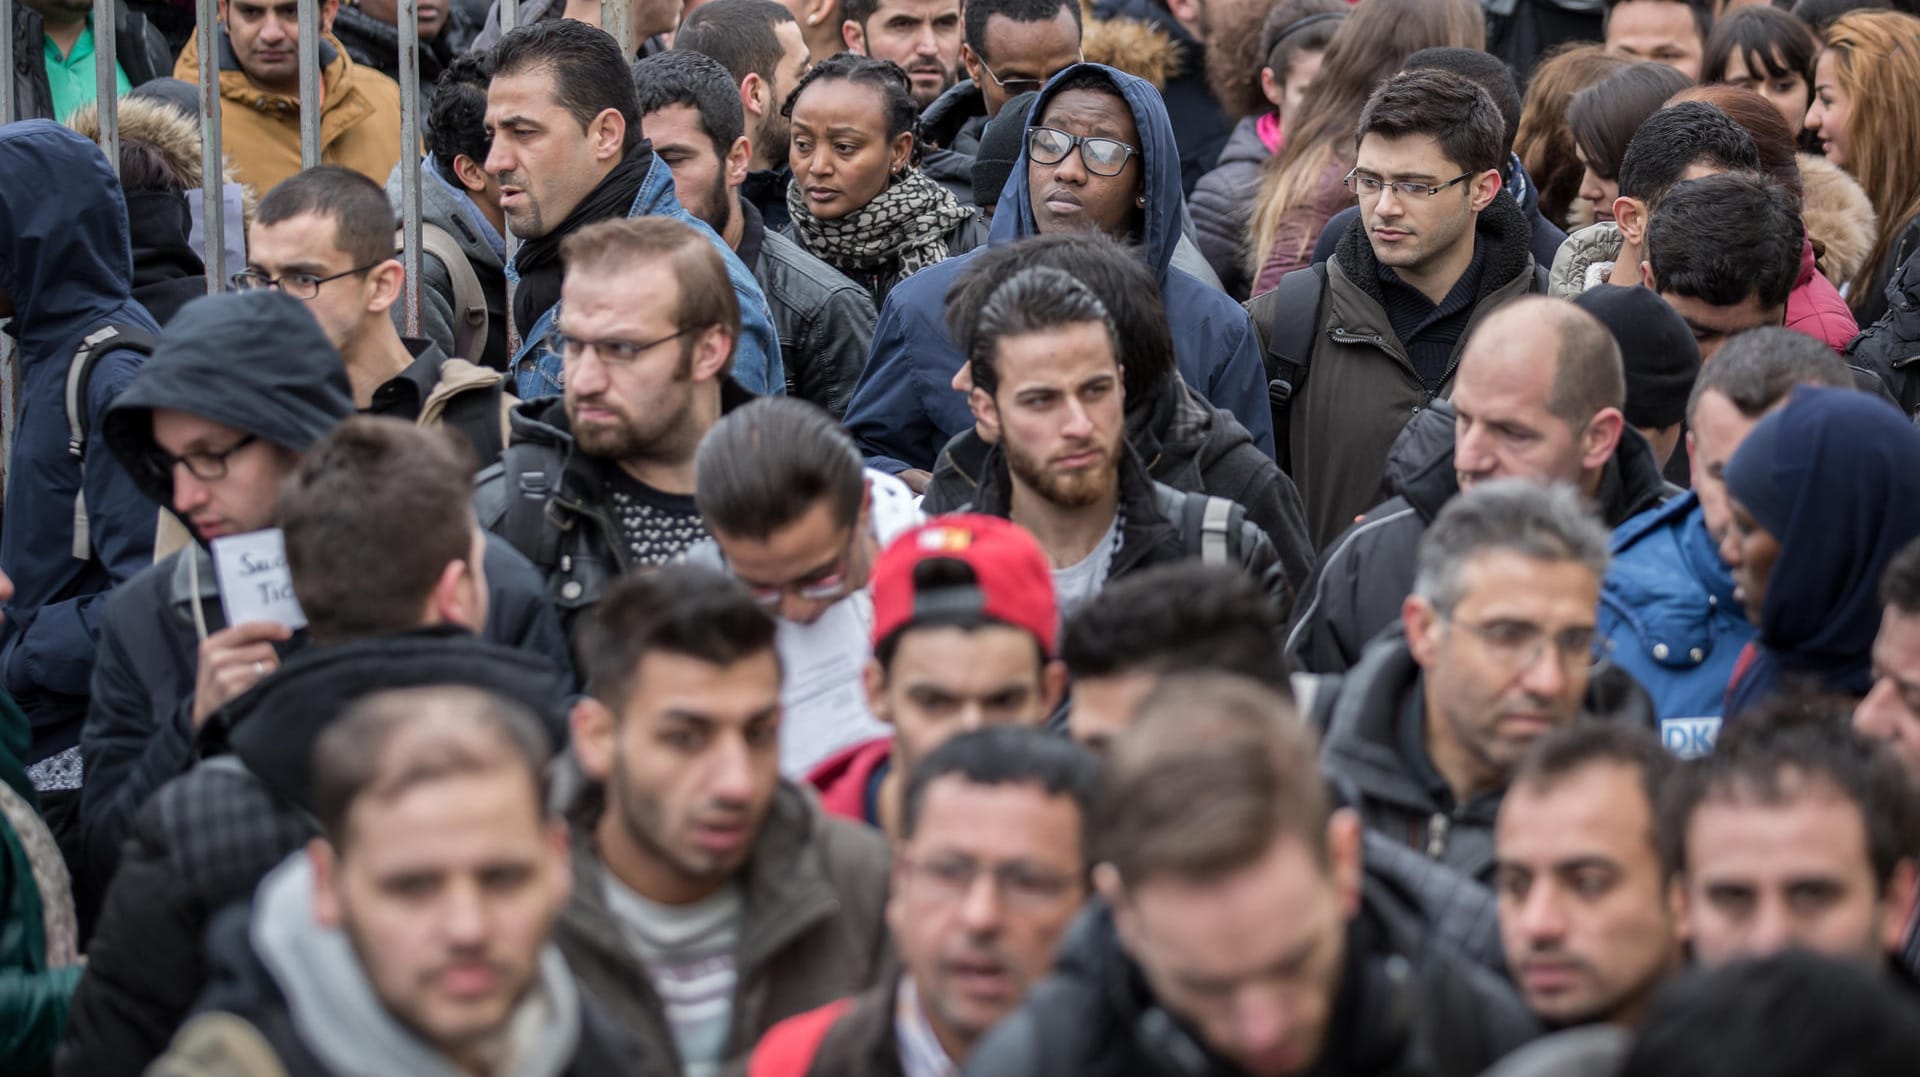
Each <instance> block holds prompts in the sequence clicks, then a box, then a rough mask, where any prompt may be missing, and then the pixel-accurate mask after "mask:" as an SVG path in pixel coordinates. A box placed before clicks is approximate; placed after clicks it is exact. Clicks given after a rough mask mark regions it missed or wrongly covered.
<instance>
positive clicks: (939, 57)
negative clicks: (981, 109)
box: [840, 0, 960, 109]
mask: <svg viewBox="0 0 1920 1077" xmlns="http://www.w3.org/2000/svg"><path fill="white" fill-rule="evenodd" d="M840 32H841V33H842V34H843V35H844V36H845V38H846V42H847V51H849V52H857V53H859V54H860V55H862V56H871V57H873V58H874V59H876V60H892V61H893V62H894V63H896V64H899V65H900V69H901V70H902V71H905V72H906V73H907V78H908V79H910V80H912V82H913V99H914V101H915V102H916V103H917V104H918V105H919V106H920V107H921V108H923V109H924V108H926V107H927V106H928V105H931V104H933V103H934V102H935V101H937V100H939V98H940V95H941V94H943V93H946V92H947V87H949V86H952V85H953V84H954V83H955V82H957V81H959V78H960V0H847V4H846V21H845V22H843V23H841V24H840Z"/></svg>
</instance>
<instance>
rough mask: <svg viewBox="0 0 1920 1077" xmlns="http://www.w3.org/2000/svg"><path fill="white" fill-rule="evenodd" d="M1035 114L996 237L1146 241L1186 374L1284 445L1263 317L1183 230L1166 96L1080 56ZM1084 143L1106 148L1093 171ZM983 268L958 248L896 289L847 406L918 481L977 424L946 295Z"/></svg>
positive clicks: (889, 462) (890, 466)
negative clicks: (1278, 433) (1261, 342)
mask: <svg viewBox="0 0 1920 1077" xmlns="http://www.w3.org/2000/svg"><path fill="white" fill-rule="evenodd" d="M1032 116H1033V118H1034V122H1033V124H1032V129H1031V130H1029V131H1027V132H1026V135H1025V137H1024V139H1023V141H1022V149H1021V151H1020V158H1019V160H1017V161H1016V162H1015V163H1014V167H1013V175H1012V178H1011V179H1010V180H1009V181H1008V183H1007V185H1006V197H1005V198H1004V199H1003V200H1002V201H1001V203H1000V205H999V207H998V208H997V209H996V210H995V212H994V223H993V234H992V237H991V238H990V239H989V242H988V246H989V247H990V248H991V247H1000V246H1004V245H1006V244H1008V243H1011V242H1013V241H1015V240H1018V239H1023V238H1026V237H1028V236H1033V235H1053V234H1057V233H1069V232H1096V233H1104V234H1105V235H1108V236H1110V237H1112V238H1114V239H1117V240H1120V241H1121V242H1123V243H1126V244H1128V245H1130V246H1134V247H1136V249H1137V252H1138V255H1139V258H1140V260H1141V262H1142V263H1143V264H1145V265H1146V266H1147V267H1148V268H1149V269H1151V270H1152V271H1153V275H1154V279H1155V281H1156V282H1157V284H1158V286H1159V290H1160V300H1161V303H1162V304H1163V305H1164V306H1165V308H1166V311H1167V320H1168V323H1169V328H1170V329H1171V330H1172V337H1173V354H1174V359H1175V362H1176V365H1177V366H1178V368H1179V370H1180V376H1181V377H1182V378H1184V379H1185V380H1186V382H1187V384H1188V385H1191V386H1193V387H1194V388H1195V389H1198V390H1199V391H1200V393H1201V394H1202V395H1204V396H1205V397H1206V398H1207V400H1208V401H1209V402H1211V403H1213V404H1214V405H1216V406H1218V407H1221V408H1224V409H1226V410H1227V411H1230V412H1232V413H1233V416H1234V418H1235V419H1238V420H1239V421H1240V424H1241V425H1242V426H1244V427H1246V428H1247V432H1248V433H1249V434H1250V435H1252V437H1253V442H1254V444H1255V445H1257V446H1259V447H1260V449H1261V450H1262V451H1264V452H1268V453H1269V455H1271V449H1272V447H1273V437H1272V428H1273V413H1272V410H1271V407H1270V405H1269V404H1268V396H1267V387H1266V377H1265V371H1264V368H1262V367H1261V365H1260V356H1259V352H1258V350H1257V348H1256V346H1255V340H1254V334H1253V327H1252V326H1250V325H1249V324H1248V323H1247V318H1246V312H1245V311H1242V310H1241V309H1240V308H1239V305H1238V304H1236V303H1234V302H1233V300H1231V299H1228V298H1227V297H1226V294H1225V293H1224V292H1222V291H1220V290H1219V289H1218V288H1216V287H1211V286H1209V285H1206V284H1204V283H1202V282H1201V280H1200V279H1199V278H1198V277H1196V276H1194V271H1204V272H1211V271H1210V270H1206V269H1205V267H1206V259H1204V258H1202V257H1201V256H1200V253H1199V251H1198V249H1197V248H1194V247H1193V245H1192V244H1191V243H1190V242H1187V241H1186V240H1185V238H1184V236H1183V235H1182V231H1181V229H1182V224H1181V222H1182V218H1183V217H1184V215H1185V214H1184V211H1183V209H1182V206H1183V199H1182V196H1181V195H1180V194H1179V191H1178V177H1179V158H1178V150H1177V148H1176V146H1175V144H1174V133H1173V126H1172V123H1171V122H1170V121H1169V119H1168V117H1167V107H1166V104H1165V102H1164V101H1163V100H1162V99H1161V97H1160V94H1159V92H1158V91H1156V90H1155V89H1154V87H1153V85H1152V84H1151V83H1148V82H1146V81H1144V80H1142V79H1138V78H1134V77H1133V76H1131V75H1127V74H1124V73H1122V72H1119V71H1116V70H1114V69H1112V68H1109V67H1103V66H1101V65H1098V64H1078V65H1075V66H1074V67H1070V68H1068V69H1067V70H1065V71H1063V72H1061V73H1060V74H1058V75H1056V76H1054V78H1053V80H1052V81H1051V82H1049V83H1048V84H1047V88H1046V89H1045V90H1043V91H1041V93H1040V96H1039V97H1038V98H1036V99H1035V101H1034V106H1033V112H1032ZM1087 139H1095V140H1097V141H1094V142H1093V143H1091V144H1090V145H1089V144H1087V143H1086V141H1085V140H1087ZM1083 153H1092V154H1094V160H1093V166H1092V167H1088V165H1087V163H1086V158H1084V157H1083V156H1082V154H1083ZM975 250H976V251H978V250H979V248H976V249H975ZM1183 251H1184V252H1188V253H1187V254H1183V253H1182V252H1183ZM970 265H971V258H970V257H969V256H967V255H963V256H961V257H958V258H949V259H947V260H946V261H944V262H941V263H940V264H938V265H935V266H930V267H928V268H927V269H923V270H921V271H920V272H918V273H915V274H914V275H913V276H911V277H909V278H907V279H906V280H904V281H902V282H901V283H900V284H899V285H898V286H897V287H895V288H894V289H893V291H892V292H890V293H888V295H887V300H886V302H885V303H884V304H882V307H881V311H880V321H879V323H878V324H877V325H876V326H875V327H874V334H873V352H872V354H871V355H870V356H869V357H868V359H867V367H866V370H865V371H864V372H863V373H862V374H861V376H860V384H859V386H858V388H856V389H855V390H854V394H853V402H852V403H851V404H849V405H848V406H847V416H846V422H847V429H848V430H850V431H851V432H852V433H853V436H854V439H855V440H856V441H858V442H859V444H860V449H861V451H862V452H863V453H865V454H866V456H867V459H868V460H869V461H870V462H871V463H872V464H873V466H875V467H877V468H880V469H881V470H883V471H887V472H889V473H892V474H898V475H901V476H902V477H903V479H904V480H905V481H906V482H907V484H908V485H909V486H913V487H914V488H915V489H916V490H918V489H923V488H924V487H925V485H926V483H927V481H928V479H929V477H930V476H929V475H928V474H922V472H927V471H929V469H931V468H932V467H933V466H934V465H935V463H936V461H937V460H938V459H939V456H940V450H941V449H942V448H944V447H945V446H946V444H947V442H948V441H949V440H951V439H952V438H953V437H954V436H955V435H956V434H959V433H961V432H963V431H965V430H967V429H968V428H970V427H971V426H973V422H974V420H973V416H972V414H971V413H970V411H969V408H968V403H967V399H966V398H965V397H964V396H962V395H960V394H957V393H954V392H951V391H950V388H951V385H952V381H953V377H954V374H955V373H956V372H958V371H959V370H960V368H962V367H964V366H966V365H967V357H966V356H965V355H964V354H963V353H962V352H961V351H960V349H959V348H958V347H957V346H956V344H957V341H956V339H955V338H954V337H953V335H952V334H951V333H950V332H949V330H948V328H947V325H946V322H945V318H944V313H945V310H946V300H947V294H948V292H949V291H950V290H951V289H952V287H953V286H954V284H955V283H956V282H957V281H958V280H959V278H960V277H961V275H962V274H964V273H966V272H967V270H968V268H969V266H970ZM1187 266H1192V267H1193V270H1189V269H1188V268H1186V267H1187Z"/></svg>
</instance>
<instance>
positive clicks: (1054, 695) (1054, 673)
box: [1040, 658, 1067, 714]
mask: <svg viewBox="0 0 1920 1077" xmlns="http://www.w3.org/2000/svg"><path fill="white" fill-rule="evenodd" d="M1040 684H1041V689H1042V691H1044V692H1045V693H1046V704H1047V705H1046V711H1047V713H1048V714H1052V713H1053V712H1054V711H1057V710H1059V709H1060V701H1061V700H1062V699H1065V698H1066V695H1067V664H1066V663H1065V662H1062V661H1060V660H1059V659H1058V658H1056V659H1054V660H1053V661H1051V662H1048V663H1047V665H1046V668H1044V669H1042V670H1041V671H1040Z"/></svg>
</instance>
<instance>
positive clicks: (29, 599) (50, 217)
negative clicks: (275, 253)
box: [0, 120, 160, 760]
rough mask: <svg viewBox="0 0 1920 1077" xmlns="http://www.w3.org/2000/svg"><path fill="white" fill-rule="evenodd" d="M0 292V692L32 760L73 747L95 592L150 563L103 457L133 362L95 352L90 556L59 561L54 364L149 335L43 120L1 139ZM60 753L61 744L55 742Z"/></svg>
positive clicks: (115, 188) (63, 556)
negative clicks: (106, 343) (0, 367)
mask: <svg viewBox="0 0 1920 1077" xmlns="http://www.w3.org/2000/svg"><path fill="white" fill-rule="evenodd" d="M0 176H5V177H7V182H5V183H0V291H4V292H5V293H6V295H7V297H8V298H9V299H11V300H12V302H13V311H14V316H13V320H12V322H11V323H9V325H8V327H7V332H8V333H9V334H10V335H11V336H13V338H14V340H15V341H16V342H17V343H18V346H19V356H20V387H19V394H20V399H19V406H20V421H19V425H18V426H17V427H16V428H15V430H14V441H13V455H12V458H11V459H10V460H9V461H8V464H7V495H6V527H5V530H4V533H0V569H4V570H5V571H6V573H7V575H8V576H10V577H12V578H13V584H14V588H15V591H14V596H13V601H12V602H9V603H8V604H7V606H6V623H5V625H4V627H0V670H4V676H5V687H6V690H7V691H8V692H9V693H11V694H12V695H13V696H14V698H15V699H17V700H19V702H20V705H21V706H22V707H23V708H24V709H25V710H26V711H27V713H28V715H29V716H31V717H32V719H33V724H34V748H33V760H38V759H40V758H44V757H45V756H46V755H48V754H51V753H52V752H54V751H58V750H61V749H64V748H66V747H68V746H70V745H71V743H72V739H73V737H74V736H75V735H77V734H78V731H79V719H80V717H81V715H82V714H84V713H85V710H86V695H87V682H88V679H89V678H90V677H91V676H92V673H93V654H94V645H95V641H96V639H97V638H98V635H99V626H98V618H99V616H100V610H101V608H102V606H101V604H102V603H103V602H105V601H106V597H107V591H108V590H109V589H110V588H112V587H114V586H115V585H117V584H120V583H122V582H124V581H126V580H127V579H129V578H130V577H132V576H133V574H134V573H136V572H139V571H140V570H141V569H142V568H145V567H146V566H147V565H148V564H149V563H151V562H152V560H153V531H154V524H155V521H156V516H155V514H154V509H153V502H151V501H149V500H147V499H146V497H144V496H143V495H142V494H141V493H140V490H139V488H138V487H137V486H135V485H134V482H133V479H132V477H131V476H129V475H128V474H127V472H126V471H125V469H123V468H122V467H121V466H120V465H119V463H118V462H117V461H115V459H114V457H113V453H112V452H111V451H110V450H108V448H107V445H106V441H105V436H104V433H103V431H104V427H105V422H104V420H105V417H106V413H107V409H108V407H109V406H111V405H112V403H113V399H114V397H116V396H118V395H119V394H120V390H121V389H123V388H125V387H126V384H127V382H128V381H130V380H131V379H132V378H133V374H134V371H135V370H137V369H138V368H139V366H140V364H141V362H142V361H143V357H142V356H141V355H140V354H139V353H138V352H134V351H129V350H127V349H118V350H114V351H109V352H107V353H105V355H103V356H102V357H101V358H100V360H99V361H98V363H97V365H96V366H95V367H94V369H93V375H92V379H91V381H89V383H88V391H87V399H86V408H87V416H88V419H87V422H88V426H87V430H88V437H87V449H86V469H85V470H86V480H85V481H86V504H87V514H88V518H89V521H90V538H91V543H90V545H91V554H92V556H91V557H90V558H88V559H87V560H84V561H83V560H80V559H78V558H76V557H74V556H73V539H74V534H73V532H74V494H75V493H76V492H77V491H78V490H79V489H80V485H81V466H80V461H78V460H76V459H74V458H73V457H72V456H71V455H69V454H68V452H67V419H66V380H67V365H68V362H69V360H70V359H72V357H73V353H74V350H75V349H76V348H77V347H79V345H80V342H81V339H82V338H83V337H85V336H86V335H87V334H88V333H90V332H92V331H93V330H94V329H97V328H98V327H100V326H101V325H103V324H105V323H107V322H118V323H121V324H123V325H130V326H136V327H139V328H141V329H145V330H147V331H148V332H150V333H153V334H156V335H157V334H158V333H159V332H160V327H159V325H158V324H156V323H155V322H154V320H153V318H152V316H151V315H149V314H148V313H147V311H146V309H145V308H143V307H142V306H141V305H140V304H139V303H137V302H135V301H134V299H133V250H132V246H131V241H130V239H129V237H128V226H127V204H126V201H125V199H124V198H123V197H122V196H121V193H120V183H119V181H118V180H117V179H115V178H114V174H113V170H112V169H111V168H109V167H108V166H107V159H106V157H105V155H103V154H102V153H101V152H100V149H99V147H97V146H95V145H94V144H93V143H92V142H89V141H87V140H86V139H84V138H82V137H80V136H79V135H77V134H75V133H74V132H72V131H70V130H68V129H66V128H65V127H62V126H60V125H59V124H56V123H53V122H52V121H50V120H28V121H26V122H23V123H16V124H11V125H9V126H6V127H0ZM62 741H64V743H62Z"/></svg>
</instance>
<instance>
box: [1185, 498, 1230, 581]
mask: <svg viewBox="0 0 1920 1077" xmlns="http://www.w3.org/2000/svg"><path fill="white" fill-rule="evenodd" d="M1239 507H1240V506H1239V505H1236V504H1235V503H1234V502H1232V501H1229V500H1228V499H1226V498H1224V497H1213V496H1210V495H1207V494H1198V493H1186V494H1183V495H1181V498H1180V521H1179V526H1180V535H1181V540H1182V542H1183V544H1184V545H1185V546H1186V548H1187V550H1188V551H1189V552H1192V551H1198V552H1199V556H1200V562H1201V563H1202V564H1206V565H1228V566H1231V567H1234V568H1238V567H1240V555H1241V553H1242V551H1241V549H1240V534H1239V532H1240V528H1239V526H1238V522H1237V521H1236V520H1235V519H1234V510H1235V509H1237V508H1239ZM1242 519H1244V513H1243V516H1242Z"/></svg>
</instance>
